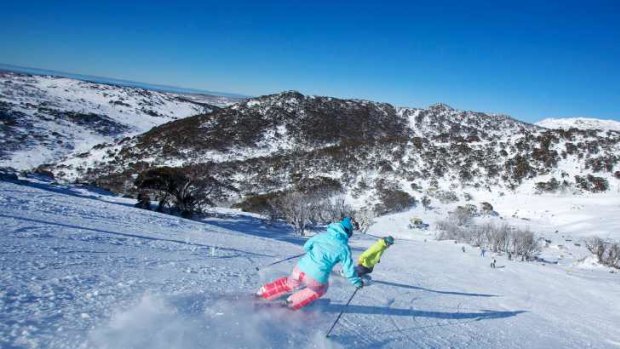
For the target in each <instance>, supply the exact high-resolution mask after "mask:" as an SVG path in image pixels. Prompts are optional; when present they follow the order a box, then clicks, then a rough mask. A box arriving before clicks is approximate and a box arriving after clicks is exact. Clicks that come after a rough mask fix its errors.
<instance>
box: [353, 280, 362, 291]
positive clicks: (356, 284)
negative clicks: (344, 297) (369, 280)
mask: <svg viewBox="0 0 620 349" xmlns="http://www.w3.org/2000/svg"><path fill="white" fill-rule="evenodd" d="M362 287H364V283H363V282H362V280H360V281H358V282H356V283H355V288H357V289H358V290H359V289H360V288H362Z"/></svg>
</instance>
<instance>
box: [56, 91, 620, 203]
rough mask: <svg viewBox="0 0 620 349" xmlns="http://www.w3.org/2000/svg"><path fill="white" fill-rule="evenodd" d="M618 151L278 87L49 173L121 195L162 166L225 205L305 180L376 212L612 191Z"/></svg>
mask: <svg viewBox="0 0 620 349" xmlns="http://www.w3.org/2000/svg"><path fill="white" fill-rule="evenodd" d="M618 154H620V133H616V132H611V133H610V132H604V131H597V130H547V129H544V128H542V127H539V126H535V125H531V124H527V123H524V122H520V121H517V120H515V119H512V118H510V117H507V116H503V115H488V114H484V113H477V112H469V111H459V110H455V109H452V108H450V107H448V106H446V105H434V106H431V107H429V108H427V109H411V108H395V107H393V106H392V105H390V104H386V103H376V102H370V101H364V100H343V99H336V98H331V97H318V96H304V95H302V94H300V93H297V92H284V93H280V94H275V95H268V96H262V97H258V98H252V99H249V100H246V101H244V102H242V103H239V104H236V105H233V106H230V107H227V108H223V109H220V110H216V111H214V112H212V113H209V114H203V115H197V116H193V117H189V118H185V119H181V120H177V121H174V122H170V123H167V124H165V125H161V126H158V127H156V128H153V129H152V130H150V131H148V132H146V133H144V134H142V135H140V136H136V137H133V138H131V139H125V140H124V141H123V142H120V143H116V144H111V145H108V146H102V147H98V148H97V149H92V150H91V151H90V152H88V153H85V154H82V155H81V156H80V157H74V158H70V159H67V160H66V161H63V162H62V163H59V164H57V165H56V166H53V167H50V168H49V170H51V171H53V173H54V174H55V175H56V177H57V178H58V179H61V180H70V181H73V180H78V181H81V182H93V183H96V184H97V185H100V186H103V187H106V188H110V189H112V190H115V191H117V192H122V193H132V191H133V190H135V187H134V185H133V182H134V180H135V178H136V176H137V175H138V174H139V173H141V172H142V171H144V170H146V169H148V168H151V167H155V166H170V167H176V168H181V169H182V171H186V172H193V173H198V174H199V175H200V174H203V175H207V174H208V175H212V176H215V177H216V178H218V179H219V180H220V181H221V182H222V183H225V184H226V185H227V186H229V187H233V188H235V189H236V192H234V193H232V194H231V193H228V194H229V195H230V194H231V195H232V196H228V197H226V198H225V199H226V200H229V202H230V201H232V202H233V203H234V202H237V203H238V202H240V201H242V200H246V199H248V198H250V197H252V196H255V195H257V194H258V195H262V194H265V193H271V192H278V191H282V190H286V189H291V188H295V187H299V186H308V185H310V186H311V187H313V188H315V189H317V187H316V186H319V187H324V186H327V187H329V190H340V191H342V192H345V193H346V194H347V195H348V196H349V197H350V198H351V199H352V200H354V201H355V200H356V201H357V202H358V204H359V205H367V206H368V205H370V206H373V207H376V205H382V203H381V200H383V199H381V198H382V197H383V198H385V199H387V198H386V194H385V193H386V192H391V193H396V192H406V193H408V194H410V195H414V196H418V197H420V196H422V195H425V194H433V195H439V194H437V193H445V192H447V191H450V190H454V189H455V188H461V187H463V188H467V187H470V188H487V190H495V189H496V190H499V191H513V190H524V191H527V192H533V191H559V190H563V191H581V190H585V191H593V192H599V191H605V190H608V189H613V190H615V189H614V188H616V187H617V186H618V182H619V181H620V166H619V162H620V157H619V156H618ZM398 195H400V194H398ZM222 199H224V198H222Z"/></svg>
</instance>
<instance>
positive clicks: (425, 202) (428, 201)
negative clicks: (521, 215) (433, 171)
mask: <svg viewBox="0 0 620 349" xmlns="http://www.w3.org/2000/svg"><path fill="white" fill-rule="evenodd" d="M422 206H423V207H424V211H427V210H428V209H430V208H431V198H429V197H428V196H427V195H424V197H423V198H422Z"/></svg>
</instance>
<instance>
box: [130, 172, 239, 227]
mask: <svg viewBox="0 0 620 349" xmlns="http://www.w3.org/2000/svg"><path fill="white" fill-rule="evenodd" d="M134 184H135V185H136V186H137V187H138V188H139V189H140V190H153V191H155V192H157V193H158V196H159V205H158V208H157V210H158V211H163V209H164V206H165V205H166V203H167V202H168V200H172V201H173V203H174V206H175V208H176V209H177V210H178V211H179V213H180V214H181V216H183V217H186V218H188V217H191V216H192V215H193V214H194V213H197V212H199V211H200V210H201V208H202V207H203V206H207V205H208V206H212V205H213V202H212V201H211V199H210V195H211V194H213V193H214V191H216V190H217V191H218V192H219V191H220V190H221V189H222V188H223V187H227V186H224V185H222V184H221V183H220V182H218V181H217V180H216V179H215V178H213V177H211V176H209V175H208V174H205V173H204V172H201V171H198V170H197V169H189V170H184V169H180V168H173V167H156V168H151V169H148V170H146V171H144V172H142V173H141V174H140V175H139V176H138V178H137V179H136V181H135V182H134ZM227 188H228V187H227ZM231 189H232V188H231Z"/></svg>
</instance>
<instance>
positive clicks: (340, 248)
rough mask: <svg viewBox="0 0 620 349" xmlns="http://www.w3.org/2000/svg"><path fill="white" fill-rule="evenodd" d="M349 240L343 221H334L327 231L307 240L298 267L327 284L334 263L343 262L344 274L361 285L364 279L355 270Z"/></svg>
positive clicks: (355, 283) (354, 283)
mask: <svg viewBox="0 0 620 349" xmlns="http://www.w3.org/2000/svg"><path fill="white" fill-rule="evenodd" d="M348 242H349V237H348V235H347V233H346V231H345V229H344V227H343V225H342V223H332V224H330V225H329V226H328V227H327V232H325V233H322V234H319V235H316V236H314V237H312V238H310V239H309V240H308V241H306V243H305V244H304V250H305V251H306V254H305V255H304V256H303V257H302V258H301V259H300V260H299V262H297V267H298V268H299V269H301V270H302V271H303V272H304V273H306V274H308V276H310V277H312V278H313V279H315V280H316V281H318V282H320V283H324V284H325V283H327V281H328V280H329V274H330V273H331V271H332V268H333V267H334V265H336V264H338V263H341V264H342V271H343V274H344V276H345V277H346V278H347V279H348V280H349V281H350V282H351V283H352V284H353V285H356V286H358V285H361V283H362V280H361V279H360V278H359V277H358V276H357V272H356V271H355V267H354V264H353V260H352V259H351V249H350V248H349V245H348Z"/></svg>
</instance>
